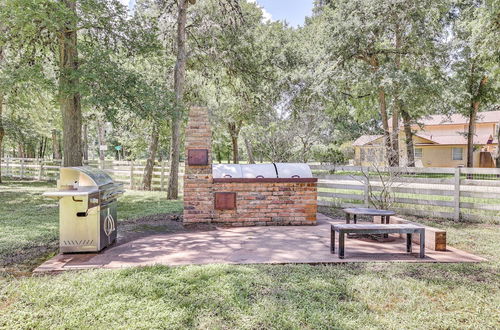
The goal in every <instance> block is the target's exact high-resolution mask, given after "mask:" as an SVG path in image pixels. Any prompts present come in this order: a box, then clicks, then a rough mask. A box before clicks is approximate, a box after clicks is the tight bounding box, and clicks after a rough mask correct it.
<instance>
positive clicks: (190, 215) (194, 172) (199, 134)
mask: <svg viewBox="0 0 500 330" xmlns="http://www.w3.org/2000/svg"><path fill="white" fill-rule="evenodd" d="M185 145H186V158H185V159H186V163H185V174H184V223H200V222H211V221H212V219H213V212H214V198H213V192H212V148H211V146H212V130H211V127H210V121H209V118H208V109H207V108H205V107H192V108H191V109H190V111H189V117H188V125H187V128H186V142H185Z"/></svg>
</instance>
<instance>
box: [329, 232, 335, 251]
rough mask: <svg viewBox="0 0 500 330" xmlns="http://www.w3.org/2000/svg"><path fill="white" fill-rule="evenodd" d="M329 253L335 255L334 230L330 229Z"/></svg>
mask: <svg viewBox="0 0 500 330" xmlns="http://www.w3.org/2000/svg"><path fill="white" fill-rule="evenodd" d="M330 253H335V230H334V229H333V226H331V227H330Z"/></svg>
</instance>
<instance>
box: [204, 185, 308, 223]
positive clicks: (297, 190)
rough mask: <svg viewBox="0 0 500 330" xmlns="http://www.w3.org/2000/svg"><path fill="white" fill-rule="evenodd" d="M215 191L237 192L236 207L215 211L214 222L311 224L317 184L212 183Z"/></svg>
mask: <svg viewBox="0 0 500 330" xmlns="http://www.w3.org/2000/svg"><path fill="white" fill-rule="evenodd" d="M213 191H214V193H215V192H236V209H235V210H214V219H213V222H216V223H222V224H227V225H232V226H275V225H314V224H316V213H317V183H315V182H307V183H299V182H280V183H274V182H273V183H260V182H259V183H255V182H252V183H214V184H213Z"/></svg>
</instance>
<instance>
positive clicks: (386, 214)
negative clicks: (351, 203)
mask: <svg viewBox="0 0 500 330" xmlns="http://www.w3.org/2000/svg"><path fill="white" fill-rule="evenodd" d="M343 211H344V212H345V216H346V218H345V223H346V224H350V223H351V215H352V216H353V221H354V224H357V223H358V215H368V216H380V217H381V223H382V224H386V225H388V224H389V222H390V219H391V216H392V215H395V214H396V212H394V211H389V210H379V209H372V208H367V207H349V208H345V209H343ZM349 237H356V235H354V236H349ZM382 237H383V238H388V237H389V235H387V234H383V236H382Z"/></svg>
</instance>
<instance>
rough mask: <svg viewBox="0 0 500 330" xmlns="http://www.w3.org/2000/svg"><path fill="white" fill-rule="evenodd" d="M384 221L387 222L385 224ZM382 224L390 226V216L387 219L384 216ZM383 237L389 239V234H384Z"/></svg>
mask: <svg viewBox="0 0 500 330" xmlns="http://www.w3.org/2000/svg"><path fill="white" fill-rule="evenodd" d="M384 218H385V219H384ZM384 220H385V222H384ZM382 224H386V225H388V224H389V216H388V215H386V216H385V217H384V216H382ZM383 237H384V238H389V234H384V236H383Z"/></svg>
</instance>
